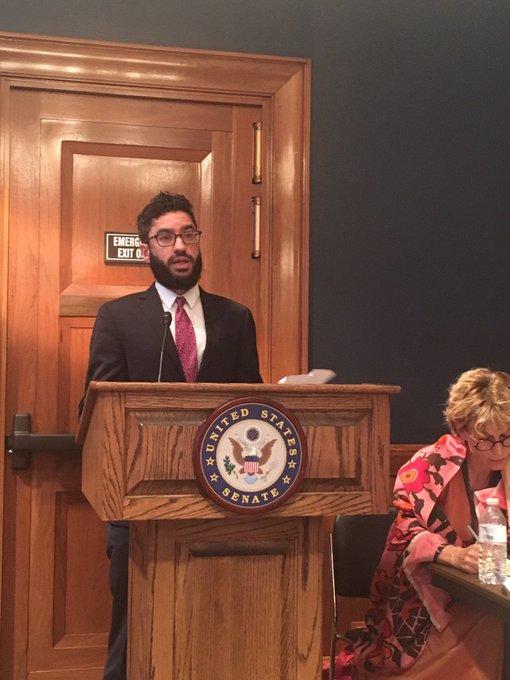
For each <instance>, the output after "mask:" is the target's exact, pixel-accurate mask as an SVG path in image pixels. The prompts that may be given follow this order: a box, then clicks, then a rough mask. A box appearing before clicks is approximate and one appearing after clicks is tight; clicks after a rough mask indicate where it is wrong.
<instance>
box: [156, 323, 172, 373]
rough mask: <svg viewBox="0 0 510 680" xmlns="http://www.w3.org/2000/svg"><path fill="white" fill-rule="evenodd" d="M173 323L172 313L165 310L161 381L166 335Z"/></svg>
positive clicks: (160, 354)
mask: <svg viewBox="0 0 510 680" xmlns="http://www.w3.org/2000/svg"><path fill="white" fill-rule="evenodd" d="M171 323H172V315H171V314H170V312H165V313H164V314H163V326H164V327H165V330H164V333H163V342H162V343H161V352H160V353H159V371H158V382H161V370H162V368H163V354H164V352H165V343H166V336H167V335H168V329H169V328H170V324H171Z"/></svg>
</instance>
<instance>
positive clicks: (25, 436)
mask: <svg viewBox="0 0 510 680" xmlns="http://www.w3.org/2000/svg"><path fill="white" fill-rule="evenodd" d="M31 430H32V427H31V416H30V413H15V414H14V417H13V419H12V432H11V434H10V435H9V436H8V437H6V438H5V446H6V449H7V453H8V454H9V456H10V459H11V467H12V469H13V470H26V469H27V468H29V467H30V454H31V452H32V451H71V452H76V453H77V452H79V451H81V446H80V445H79V444H77V443H76V441H75V435H74V434H34V433H33V432H32V431H31Z"/></svg>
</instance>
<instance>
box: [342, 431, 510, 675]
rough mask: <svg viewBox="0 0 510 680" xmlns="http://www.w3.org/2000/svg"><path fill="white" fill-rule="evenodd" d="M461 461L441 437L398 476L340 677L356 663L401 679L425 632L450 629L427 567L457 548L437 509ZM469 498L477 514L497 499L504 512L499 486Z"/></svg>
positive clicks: (454, 445)
mask: <svg viewBox="0 0 510 680" xmlns="http://www.w3.org/2000/svg"><path fill="white" fill-rule="evenodd" d="M465 457H466V448H465V446H464V444H463V443H462V441H461V440H460V439H459V438H457V437H454V436H453V435H444V436H442V437H441V438H440V439H439V440H438V441H437V442H436V443H435V444H432V445H431V446H427V447H425V448H424V449H421V450H420V451H418V452H417V453H416V454H415V455H414V456H413V457H412V459H411V460H410V461H409V462H408V463H406V464H405V465H404V466H403V467H401V468H400V470H399V472H398V475H397V479H396V482H395V496H394V505H395V507H396V509H397V517H396V519H395V521H394V523H393V525H392V527H391V529H390V531H389V534H388V539H387V543H386V549H385V551H384V553H383V556H382V558H381V561H380V563H379V566H378V568H377V570H376V572H375V575H374V579H373V581H372V588H371V596H370V599H371V602H372V604H373V608H372V609H370V610H369V611H368V612H367V616H366V628H365V630H364V633H363V635H362V637H361V639H360V640H359V641H358V642H357V643H356V645H355V647H354V650H352V649H351V651H350V654H349V652H347V654H346V657H347V658H344V660H343V661H344V662H347V663H346V666H344V671H343V672H341V677H345V678H348V677H350V674H349V672H348V667H349V666H351V670H352V665H353V664H354V663H355V665H356V666H357V667H358V668H364V669H366V670H367V671H387V672H398V671H404V670H406V669H407V668H409V667H410V666H412V665H413V663H414V662H415V661H416V659H417V658H418V657H419V655H420V654H421V652H422V651H423V649H424V647H425V643H426V641H427V635H428V632H429V629H430V626H431V624H433V625H434V626H436V628H437V629H438V630H443V628H444V627H445V626H446V625H447V624H448V622H449V615H448V607H449V604H450V598H449V596H448V595H447V593H445V592H444V591H442V590H440V589H438V588H436V587H434V586H432V585H431V582H430V575H429V571H428V569H427V568H426V566H425V563H427V562H431V561H432V560H433V559H434V556H435V554H436V551H438V549H439V548H440V547H441V546H443V545H445V544H453V545H462V541H461V539H460V537H458V536H457V533H456V532H455V531H454V529H453V528H452V526H451V525H450V523H449V521H448V518H447V517H446V515H445V513H444V512H443V510H442V508H441V506H440V504H439V503H438V502H437V501H438V498H439V496H440V495H441V493H442V492H443V490H444V489H445V488H446V486H447V485H448V483H449V482H450V481H451V479H452V478H453V476H454V475H456V474H457V473H458V472H459V470H460V468H461V466H462V463H463V462H464V459H465ZM474 495H475V506H476V511H477V513H478V514H479V511H480V510H481V508H482V507H483V506H484V501H485V499H486V498H487V497H489V496H498V498H499V500H500V507H502V508H506V499H505V492H504V486H503V482H500V483H499V484H498V485H497V486H496V487H495V488H493V489H483V490H482V491H477V492H475V494H474ZM348 657H350V659H349V658H348ZM354 677H355V676H354Z"/></svg>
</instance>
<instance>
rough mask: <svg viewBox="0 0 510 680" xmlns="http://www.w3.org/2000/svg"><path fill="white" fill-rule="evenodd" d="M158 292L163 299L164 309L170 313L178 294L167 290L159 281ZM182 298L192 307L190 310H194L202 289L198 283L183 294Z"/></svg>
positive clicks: (157, 284) (157, 283) (157, 282)
mask: <svg viewBox="0 0 510 680" xmlns="http://www.w3.org/2000/svg"><path fill="white" fill-rule="evenodd" d="M156 290H157V291H158V294H159V297H160V298H161V302H162V303H163V307H164V308H165V309H166V310H167V311H170V309H171V308H172V305H173V304H174V302H175V299H176V298H177V297H178V295H177V293H175V292H174V291H173V290H170V288H166V287H165V286H163V285H162V284H161V283H160V282H159V281H156ZM182 297H184V298H185V300H186V302H187V303H188V305H189V306H190V309H193V307H194V306H195V304H196V303H197V301H198V298H199V297H200V288H199V286H198V283H196V284H195V285H194V286H193V288H190V289H189V290H187V291H186V292H185V293H183V295H182Z"/></svg>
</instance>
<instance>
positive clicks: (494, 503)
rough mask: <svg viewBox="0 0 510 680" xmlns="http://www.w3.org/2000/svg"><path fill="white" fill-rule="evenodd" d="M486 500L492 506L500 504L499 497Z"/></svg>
mask: <svg viewBox="0 0 510 680" xmlns="http://www.w3.org/2000/svg"><path fill="white" fill-rule="evenodd" d="M485 502H486V503H487V505H490V506H491V507H492V506H493V505H499V498H487V499H486V501H485Z"/></svg>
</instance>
